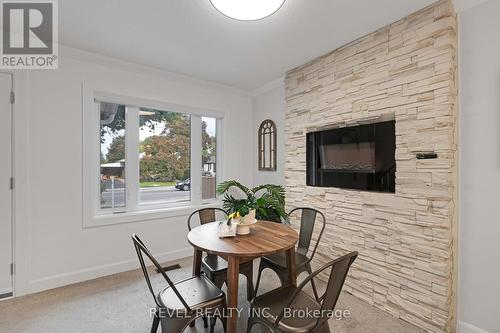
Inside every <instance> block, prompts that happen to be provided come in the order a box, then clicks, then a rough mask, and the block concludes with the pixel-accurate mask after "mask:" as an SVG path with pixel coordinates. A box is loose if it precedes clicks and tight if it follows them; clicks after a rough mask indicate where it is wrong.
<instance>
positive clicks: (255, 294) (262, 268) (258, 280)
mask: <svg viewBox="0 0 500 333" xmlns="http://www.w3.org/2000/svg"><path fill="white" fill-rule="evenodd" d="M263 270H264V267H263V265H262V259H261V261H260V264H259V273H258V274H257V284H256V285H255V289H254V291H253V292H254V297H257V291H258V290H259V285H260V277H261V275H262V271H263Z"/></svg>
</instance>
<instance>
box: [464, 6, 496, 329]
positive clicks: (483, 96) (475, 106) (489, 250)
mask: <svg viewBox="0 0 500 333" xmlns="http://www.w3.org/2000/svg"><path fill="white" fill-rule="evenodd" d="M499 14H500V1H498V0H490V1H488V2H485V3H483V4H481V5H479V6H477V7H474V8H472V9H469V10H466V11H464V12H462V13H461V14H460V17H459V22H460V50H461V56H460V57H461V59H460V63H461V72H460V85H461V93H460V112H459V114H460V176H459V179H460V183H461V186H460V197H461V200H460V211H461V215H460V240H459V248H460V253H459V316H458V319H459V327H460V332H462V333H466V332H484V331H480V330H478V329H477V328H480V329H483V330H486V331H488V332H491V333H494V332H500V316H499V311H500V283H499V281H500V215H499V212H500V211H499V209H498V208H499V205H500V37H499V36H500V35H499V34H500V20H499V18H498V15H499Z"/></svg>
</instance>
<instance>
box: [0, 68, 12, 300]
mask: <svg viewBox="0 0 500 333" xmlns="http://www.w3.org/2000/svg"><path fill="white" fill-rule="evenodd" d="M11 91H12V76H11V75H9V74H6V73H0V298H5V297H9V296H12V273H11V263H12V190H11V184H10V178H11V176H12V136H11V133H12V104H11V103H10V92H11Z"/></svg>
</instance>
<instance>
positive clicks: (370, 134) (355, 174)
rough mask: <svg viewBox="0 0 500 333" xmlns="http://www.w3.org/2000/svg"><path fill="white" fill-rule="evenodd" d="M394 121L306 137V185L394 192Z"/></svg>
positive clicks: (334, 130)
mask: <svg viewBox="0 0 500 333" xmlns="http://www.w3.org/2000/svg"><path fill="white" fill-rule="evenodd" d="M395 152H396V133H395V121H394V120H392V121H386V122H379V123H373V124H368V125H359V126H353V127H344V128H337V129H332V130H326V131H320V132H312V133H308V134H307V185H309V186H320V187H340V188H348V189H356V190H366V191H380V192H395V188H396V184H395V183H396V159H395Z"/></svg>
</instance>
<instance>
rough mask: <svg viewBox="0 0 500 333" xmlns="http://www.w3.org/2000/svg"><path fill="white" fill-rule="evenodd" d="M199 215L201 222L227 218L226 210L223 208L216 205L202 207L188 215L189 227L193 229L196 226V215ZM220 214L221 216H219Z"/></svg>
mask: <svg viewBox="0 0 500 333" xmlns="http://www.w3.org/2000/svg"><path fill="white" fill-rule="evenodd" d="M196 215H197V216H198V218H199V224H200V225H201V224H205V223H210V222H215V221H218V220H220V219H221V218H222V219H225V218H226V211H225V210H224V209H222V208H216V207H211V208H202V209H198V210H196V211H194V212H192V213H191V215H189V217H188V229H189V231H191V229H193V228H194V227H195V225H194V221H193V220H194V217H195V216H196ZM218 215H219V216H218Z"/></svg>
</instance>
